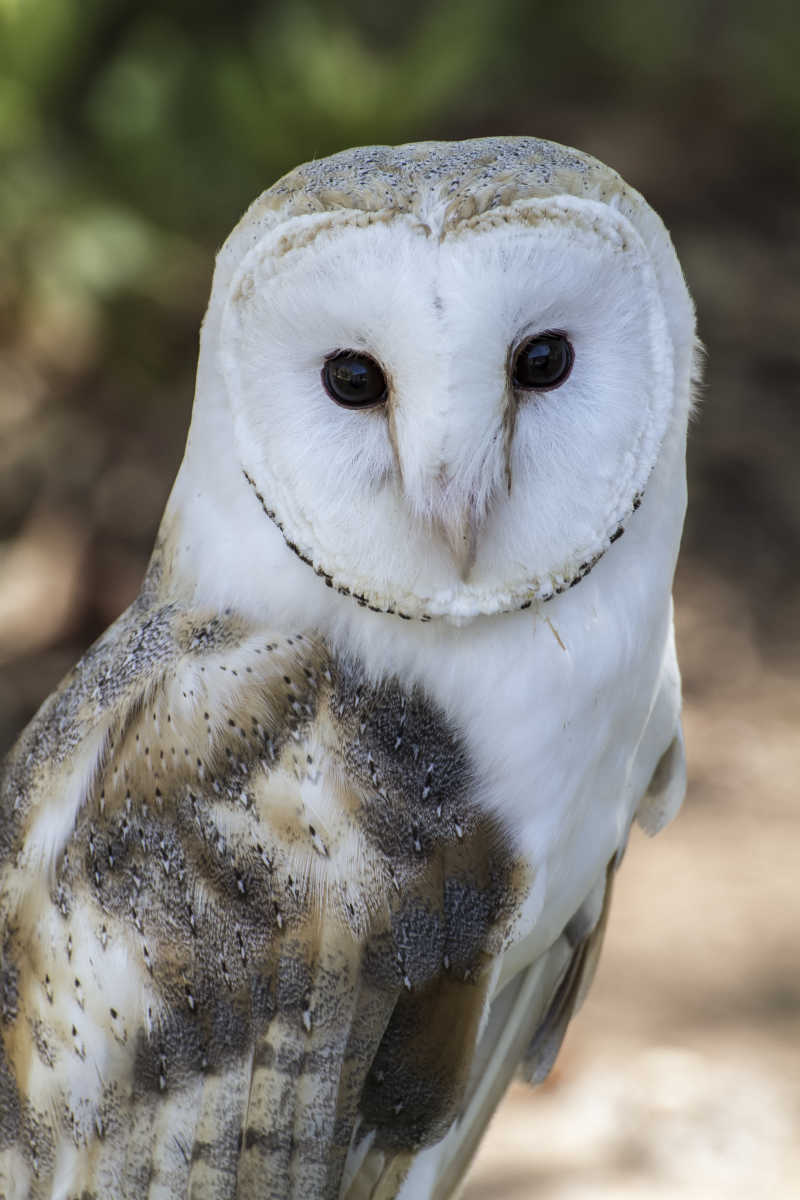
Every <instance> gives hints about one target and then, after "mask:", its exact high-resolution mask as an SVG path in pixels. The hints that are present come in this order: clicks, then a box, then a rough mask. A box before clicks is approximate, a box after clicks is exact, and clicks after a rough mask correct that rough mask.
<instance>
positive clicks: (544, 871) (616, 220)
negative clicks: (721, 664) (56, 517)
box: [0, 138, 694, 1200]
mask: <svg viewBox="0 0 800 1200" xmlns="http://www.w3.org/2000/svg"><path fill="white" fill-rule="evenodd" d="M693 330H694V317H693V309H692V304H691V301H690V299H689V296H688V293H687V289H686V286H685V284H684V281H683V277H682V274H681V270H680V267H679V265H678V261H677V258H676V256H675V253H674V250H673V248H672V244H671V242H670V239H669V236H668V234H667V232H666V230H665V229H664V226H663V225H662V223H661V221H660V220H659V218H658V217H657V216H656V215H655V213H654V212H653V211H652V210H651V209H650V208H649V207H648V205H647V204H646V203H645V201H644V200H643V199H642V197H641V196H639V195H638V194H637V193H636V192H635V191H633V190H632V189H631V188H629V187H628V186H627V185H626V184H625V183H624V182H623V181H622V180H621V179H620V178H619V176H618V175H616V174H615V173H614V172H613V171H612V170H610V169H608V168H607V167H605V166H603V165H602V164H601V163H599V162H597V161H596V160H595V159H593V158H591V157H589V156H588V155H585V154H583V153H580V152H579V151H576V150H572V149H569V148H566V147H563V146H559V145H555V144H553V143H550V142H545V141H538V140H535V139H531V138H498V139H487V140H476V141H466V142H460V143H443V142H432V143H422V144H415V145H408V146H401V147H396V148H393V147H369V148H363V149H356V150H350V151H346V152H344V153H340V154H336V155H334V156H333V157H331V158H327V159H322V160H320V161H316V162H312V163H310V164H307V165H305V166H301V167H299V168H297V169H296V170H294V171H292V172H291V173H290V174H289V175H287V176H285V177H284V178H283V179H282V180H280V181H279V182H278V183H276V184H275V185H274V186H272V187H271V188H269V189H268V190H267V191H266V192H264V193H263V195H261V196H260V197H259V199H257V200H256V201H255V203H254V204H253V205H252V206H251V207H250V209H249V210H248V211H247V213H246V214H245V216H244V217H243V219H242V221H241V222H240V224H239V225H238V226H237V227H236V229H235V230H234V231H233V233H232V234H231V235H230V237H229V238H228V240H227V242H226V243H225V245H224V247H223V248H222V250H221V252H220V254H219V256H218V259H217V265H216V273H215V276H214V283H213V288H212V293H211V300H210V304H209V308H208V312H207V315H206V318H205V321H204V324H203V329H202V337H201V349H200V358H199V367H198V375H197V391H196V399H195V405H194V411H193V416H192V422H191V428H190V431H189V438H188V443H187V448H186V454H185V457H184V460H183V463H182V465H181V468H180V471H179V473H178V476H177V480H176V482H175V485H174V488H173V491H172V493H171V496H170V499H169V502H168V504H167V508H166V512H165V515H164V518H163V521H162V524H161V528H160V531H159V534H158V538H157V542H156V547H155V550H154V553H153V556H152V560H151V562H150V566H149V568H148V571H147V574H146V577H145V580H144V583H143V585H142V589H141V592H140V594H139V596H138V598H137V599H136V600H135V601H134V603H133V604H132V606H131V607H130V608H129V609H128V610H127V612H125V613H124V614H123V615H122V616H121V617H120V618H119V620H118V621H117V622H116V623H115V624H114V625H112V627H111V628H110V629H109V630H108V631H107V632H106V633H105V634H104V635H103V636H102V637H101V638H100V639H99V641H98V642H97V643H96V644H95V645H94V646H92V647H91V649H89V650H88V651H87V653H86V654H85V656H84V657H83V659H82V660H81V661H80V663H79V664H78V665H77V666H76V667H75V668H74V670H73V671H72V673H71V674H70V675H68V676H67V678H66V679H65V680H64V682H63V683H62V684H61V686H60V688H59V689H58V690H57V691H56V692H55V693H54V694H53V695H52V696H51V697H50V698H49V699H48V700H47V701H46V702H45V703H44V705H43V706H42V708H41V709H40V711H39V713H38V714H37V716H36V717H35V718H34V719H33V721H32V723H31V724H30V725H29V726H28V728H27V729H26V730H25V731H24V732H23V734H22V735H21V737H20V739H19V741H18V743H17V745H16V747H15V748H14V749H13V750H12V752H11V754H10V755H9V757H8V759H7V760H6V762H5V765H4V770H3V776H2V824H1V825H0V904H1V905H2V917H3V940H2V974H1V977H0V982H1V983H2V1026H0V1030H1V1031H2V1041H1V1042H0V1047H1V1049H2V1056H1V1057H0V1193H1V1194H2V1195H4V1196H5V1197H8V1198H9V1200H10V1198H11V1197H27V1196H31V1197H34V1198H41V1197H59V1198H75V1200H77V1198H79V1197H97V1198H98V1200H99V1198H100V1197H121V1198H128V1197H131V1198H136V1200H140V1198H141V1197H143V1196H149V1197H153V1198H167V1197H177V1196H184V1195H188V1196H192V1197H197V1198H199V1200H204V1198H208V1200H212V1198H214V1200H216V1198H219V1200H223V1198H227V1197H238V1198H240V1200H245V1198H250V1197H272V1198H274V1200H286V1198H287V1197H294V1198H297V1197H303V1200H308V1198H310V1197H325V1198H329V1197H343V1198H346V1200H366V1198H368V1197H369V1198H371V1200H386V1198H388V1197H395V1196H400V1197H404V1198H413V1200H421V1198H426V1197H427V1198H430V1200H434V1198H435V1200H444V1198H445V1197H448V1196H450V1195H452V1194H453V1193H454V1191H455V1189H456V1188H457V1187H458V1184H459V1181H460V1180H461V1179H462V1177H463V1174H464V1171H465V1170H466V1167H467V1165H468V1163H469V1160H470V1156H471V1154H472V1153H473V1151H474V1149H475V1147H476V1145H477V1143H478V1141H479V1139H480V1136H481V1133H482V1131H483V1129H484V1127H485V1125H486V1122H487V1121H488V1119H489V1116H490V1115H491V1113H492V1111H493V1110H494V1108H495V1107H496V1105H497V1103H498V1102H499V1100H500V1098H501V1096H502V1095H503V1092H504V1090H505V1088H506V1087H507V1085H508V1083H509V1081H510V1079H511V1078H512V1076H513V1075H514V1074H515V1073H516V1072H517V1071H522V1072H523V1073H524V1074H525V1075H526V1076H527V1077H528V1078H529V1079H531V1080H532V1081H534V1082H535V1081H538V1080H540V1079H542V1078H543V1077H544V1076H545V1075H546V1074H547V1071H548V1070H549V1068H550V1066H551V1064H552V1062H553V1060H554V1057H555V1054H556V1052H557V1050H558V1047H559V1044H560V1042H561V1038H562V1036H563V1033H564V1030H565V1027H566V1025H567V1023H568V1021H569V1020H570V1018H571V1016H572V1014H573V1012H574V1011H575V1009H576V1008H577V1006H578V1005H579V1004H580V1002H581V1000H582V997H583V995H584V994H585V992H586V989H587V988H588V986H589V984H590V982H591V977H592V974H593V971H594V967H595V963H596V960H597V957H598V954H599V950H600V945H601V942H602V937H603V930H604V927H605V923H606V918H607V913H608V907H609V899H610V892H611V883H612V879H613V876H614V873H615V870H616V869H617V867H618V865H619V863H620V860H621V857H622V855H623V852H624V849H625V846H626V842H627V839H628V834H629V830H630V827H631V825H632V822H633V820H634V819H638V821H639V822H640V824H641V825H643V826H644V828H645V830H647V831H648V832H650V833H654V832H656V831H657V830H658V829H659V828H661V827H662V826H663V825H664V824H665V823H666V822H667V821H668V820H669V819H670V818H671V817H672V816H673V814H674V813H675V811H676V809H677V808H678V806H679V805H680V802H681V799H682V796H683V791H684V782H685V767H684V755H683V743H682V737H681V730H680V679H679V674H678V668H677V662H676V656H675V648H674V640H673V629H672V607H671V587H672V576H673V571H674V566H675V560H676V555H677V551H678V544H679V539H680V533H681V526H682V522H683V515H684V508H685V467H684V462H685V435H686V426H687V415H688V412H689V407H690V399H691V379H692V371H693V367H692V363H693V346H694V333H693ZM576 1136H579V1133H577V1134H576Z"/></svg>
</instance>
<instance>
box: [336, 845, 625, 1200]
mask: <svg viewBox="0 0 800 1200" xmlns="http://www.w3.org/2000/svg"><path fill="white" fill-rule="evenodd" d="M615 867H616V859H615V860H613V861H612V863H611V864H609V867H608V870H607V871H606V874H605V876H604V877H603V878H602V879H601V880H600V881H599V882H598V884H597V886H596V887H595V888H594V889H592V892H591V893H590V894H589V896H587V898H586V900H585V901H584V903H583V904H582V905H581V906H580V908H579V909H578V911H577V912H576V913H575V915H574V917H573V919H572V920H571V921H570V922H569V923H568V925H567V926H566V928H565V929H564V931H563V932H562V934H561V936H560V937H559V938H557V939H556V941H555V942H554V943H553V944H552V945H551V946H550V947H549V948H548V949H547V950H546V951H545V952H544V953H543V954H542V955H541V956H540V957H539V958H538V959H536V961H534V962H532V963H530V964H529V965H528V966H526V967H524V968H523V969H522V970H520V971H518V972H517V974H516V975H514V976H513V977H512V978H511V979H509V980H508V981H507V982H506V983H503V980H502V976H501V978H500V980H499V984H500V986H499V989H498V991H497V993H496V994H495V996H494V998H493V999H492V1000H491V1002H490V1004H489V1005H487V1009H488V1011H487V1012H486V1014H485V1020H484V1023H483V1028H482V1032H481V1035H480V1038H479V1040H478V1043H477V1046H476V1047H475V1052H474V1055H473V1057H472V1061H471V1065H470V1074H469V1080H468V1083H467V1088H466V1091H465V1094H464V1097H463V1100H462V1102H461V1106H460V1108H459V1112H458V1116H457V1119H456V1120H455V1122H454V1124H453V1125H452V1127H451V1129H450V1130H449V1132H448V1133H447V1135H446V1136H445V1138H444V1139H443V1140H442V1141H441V1142H440V1143H439V1144H438V1145H437V1146H435V1147H433V1148H431V1149H430V1150H427V1151H423V1152H422V1154H421V1155H419V1157H418V1159H417V1160H416V1161H408V1160H406V1161H405V1162H403V1163H402V1164H401V1163H400V1162H398V1161H387V1160H386V1156H385V1155H384V1154H382V1153H381V1152H380V1151H377V1152H376V1151H373V1152H371V1153H370V1154H368V1155H367V1157H366V1160H365V1162H364V1163H363V1166H362V1169H361V1172H360V1173H359V1174H357V1175H356V1177H355V1179H354V1180H353V1182H352V1184H351V1186H350V1189H349V1190H345V1200H390V1198H391V1197H393V1196H395V1195H396V1194H397V1188H398V1178H397V1172H398V1170H399V1168H400V1167H401V1166H402V1168H403V1170H404V1172H407V1175H405V1174H404V1175H403V1176H402V1177H401V1179H400V1182H402V1181H403V1179H405V1183H406V1187H405V1189H404V1190H403V1191H402V1195H403V1196H404V1197H406V1196H407V1197H409V1198H412V1197H415V1196H423V1195H424V1196H426V1197H430V1200H449V1198H450V1197H452V1196H455V1195H456V1193H457V1189H458V1186H459V1183H460V1182H461V1181H462V1179H463V1177H464V1175H465V1174H466V1171H467V1169H468V1167H469V1164H470V1162H471V1160H472V1157H473V1155H474V1154H475V1151H476V1150H477V1148H478V1144H479V1142H480V1140H481V1138H482V1136H483V1134H484V1133H485V1131H486V1126H487V1124H488V1123H489V1121H490V1119H491V1117H492V1115H493V1113H494V1112H495V1110H496V1108H497V1106H498V1104H499V1103H500V1100H501V1099H502V1097H503V1095H504V1093H505V1091H506V1089H507V1087H508V1085H509V1084H510V1083H511V1080H512V1079H513V1077H514V1076H515V1074H517V1073H521V1074H522V1076H523V1077H524V1078H525V1079H527V1081H528V1082H530V1083H533V1084H537V1083H541V1082H542V1080H543V1079H545V1078H546V1076H547V1075H548V1073H549V1071H550V1068H551V1067H552V1065H553V1063H554V1062H555V1058H556V1055H557V1053H558V1051H559V1049H560V1047H561V1042H562V1040H563V1038H564V1034H565V1032H566V1028H567V1025H568V1024H569V1021H570V1019H571V1018H572V1016H573V1015H574V1013H575V1012H576V1011H577V1009H578V1008H579V1007H580V1005H581V1004H582V1003H583V1000H584V998H585V995H586V992H587V991H588V989H589V987H590V985H591V982H592V978H593V976H594V972H595V969H596V966H597V961H598V958H599V955H600V950H601V947H602V944H603V937H604V934H605V929H606V923H607V919H608V913H609V908H610V903H611V891H612V883H613V875H614V870H615Z"/></svg>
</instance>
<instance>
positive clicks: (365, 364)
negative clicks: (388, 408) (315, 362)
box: [322, 350, 388, 408]
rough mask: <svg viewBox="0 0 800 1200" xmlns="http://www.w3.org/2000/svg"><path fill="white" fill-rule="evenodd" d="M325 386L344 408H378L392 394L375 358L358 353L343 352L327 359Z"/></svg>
mask: <svg viewBox="0 0 800 1200" xmlns="http://www.w3.org/2000/svg"><path fill="white" fill-rule="evenodd" d="M322 386H323V387H324V388H325V391H326V392H327V393H328V395H329V396H330V398H331V400H335V401H336V403H337V404H341V405H342V407H343V408H375V407H376V406H377V405H378V404H383V402H384V401H385V400H386V394H387V391H388V385H387V383H386V376H385V375H384V373H383V371H382V370H381V368H380V367H379V366H378V364H377V363H376V362H375V359H374V358H370V356H369V355H368V354H359V353H358V352H357V351H356V350H339V351H338V352H337V353H336V354H332V355H331V356H330V358H326V359H325V362H324V364H323V367H322Z"/></svg>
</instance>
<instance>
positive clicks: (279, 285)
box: [198, 139, 692, 621]
mask: <svg viewBox="0 0 800 1200" xmlns="http://www.w3.org/2000/svg"><path fill="white" fill-rule="evenodd" d="M477 148H480V149H481V151H482V153H481V154H478V149H477ZM490 150H491V151H493V153H489V151H490ZM370 153H371V154H372V158H371V159H370V160H369V162H368V163H366V164H365V163H362V162H361V159H360V158H359V155H362V156H363V155H364V154H367V151H362V152H359V151H353V152H347V153H346V154H344V155H340V156H335V157H334V158H333V159H329V160H325V161H324V162H322V163H317V164H311V165H310V166H308V167H305V168H299V169H298V171H297V172H294V173H293V174H292V175H290V176H288V177H287V179H286V180H284V181H281V182H280V183H278V184H276V185H275V187H274V188H272V189H270V191H269V192H267V193H265V194H264V196H263V197H261V199H260V200H259V201H257V202H256V203H255V205H254V206H253V207H252V208H251V210H250V211H249V213H248V214H246V216H245V217H244V219H243V221H242V222H241V223H240V225H239V226H238V228H237V229H236V230H235V231H234V233H233V234H232V236H231V238H230V239H229V242H228V243H227V244H226V247H225V248H224V250H223V251H222V253H221V256H220V263H219V266H218V271H217V279H216V282H215V287H214V293H213V295H212V304H211V308H210V315H209V319H208V324H207V330H206V335H205V338H204V354H205V355H206V357H208V356H209V355H210V356H213V379H214V386H215V389H216V390H217V393H218V392H219V391H221V392H222V394H223V397H224V399H225V400H226V401H227V411H228V412H229V414H230V418H232V422H233V429H234V439H233V440H234V444H235V446H234V450H235V457H236V463H237V466H238V468H239V471H240V483H242V486H245V485H246V487H247V488H249V489H251V490H252V492H253V493H254V494H255V496H256V497H257V498H258V500H259V502H260V504H261V507H262V509H263V510H264V513H265V514H266V517H265V520H266V519H269V520H270V521H272V522H273V523H274V525H275V526H277V528H278V529H280V531H281V533H282V535H283V538H284V540H285V542H286V544H287V545H288V546H289V547H290V548H291V550H292V551H294V552H295V553H296V554H297V555H298V556H299V557H300V558H301V559H302V560H303V561H304V562H306V563H307V564H308V565H309V566H310V567H311V568H312V569H313V570H314V571H315V572H316V573H317V574H318V575H322V576H324V577H325V579H326V580H327V581H328V582H329V583H330V584H331V585H332V586H333V587H334V588H336V589H337V590H338V591H340V592H343V593H344V594H346V595H351V596H352V597H354V598H355V600H357V601H358V602H360V603H362V604H366V605H368V606H369V607H371V608H374V609H377V610H380V611H384V612H393V613H398V614H400V615H402V616H406V617H413V618H420V619H429V618H435V617H447V618H450V619H452V620H456V621H461V620H464V619H469V618H470V617H473V616H476V615H479V614H492V613H501V612H505V611H511V610H514V609H518V608H523V607H525V606H527V605H529V604H531V603H533V602H534V601H541V600H546V599H548V598H550V597H551V596H553V595H554V594H556V593H558V592H561V591H564V590H565V589H566V588H568V587H570V586H571V585H573V584H575V583H576V582H578V581H579V580H580V579H581V578H583V576H584V575H585V574H587V572H588V571H590V570H591V568H592V566H593V565H594V564H595V562H597V560H598V558H600V557H601V556H602V555H603V554H604V553H605V552H606V551H608V550H609V548H610V547H611V546H612V544H613V543H614V542H615V541H616V539H617V538H618V537H619V536H620V535H621V533H622V532H623V530H624V526H625V522H626V521H627V519H628V517H629V516H630V514H631V512H632V511H633V509H635V508H636V507H637V506H638V503H639V500H640V498H641V496H642V494H643V492H644V490H645V488H646V486H647V482H648V478H649V476H650V474H651V472H652V470H653V467H654V465H655V463H656V461H657V459H658V456H659V452H660V448H661V445H662V442H663V439H664V436H665V433H666V431H667V429H668V426H669V424H670V421H671V420H680V421H684V420H685V415H686V410H687V407H688V390H689V379H688V362H689V357H690V350H691V334H690V331H691V325H692V320H691V305H690V302H689V300H688V296H687V295H686V291H685V287H684V285H683V282H682V279H681V276H680V271H679V268H678V266H677V262H676V260H675V257H674V253H673V251H672V247H671V245H670V243H669V238H668V236H667V235H666V232H665V231H664V229H663V226H662V225H661V223H660V222H659V221H658V218H657V217H656V216H655V214H653V213H652V211H651V210H650V209H649V208H647V206H646V205H645V203H644V201H642V200H641V198H640V197H638V196H637V195H636V194H635V193H632V192H630V191H628V190H627V189H626V188H625V185H624V184H622V182H621V180H619V179H618V177H617V176H615V175H614V174H613V172H610V171H608V170H607V169H606V168H603V167H602V166H601V165H600V164H597V163H595V162H594V160H592V159H589V158H587V157H585V156H580V155H578V154H577V152H573V151H566V150H564V148H563V147H557V146H553V145H552V144H550V143H541V142H534V141H530V142H529V141H527V140H526V139H508V140H507V141H504V140H499V141H498V142H497V143H495V142H491V143H484V142H477V143H460V144H455V145H454V146H453V147H448V146H446V145H444V144H433V145H432V146H431V147H427V148H426V147H425V146H421V147H410V148H402V147H401V148H398V149H396V150H385V151H380V150H374V149H373V150H372V151H371V152H370ZM526 153H527V157H526ZM470 154H471V155H472V157H470ZM470 163H471V170H472V177H471V178H470V174H469V170H468V169H467V167H468V166H469V164H470ZM687 331H689V332H688V333H687ZM202 379H203V375H202V371H201V386H200V387H199V389H198V403H199V404H202V403H203V402H204V397H203V394H202ZM215 402H217V403H218V402H219V397H218V395H216V396H215ZM230 418H229V419H230ZM244 481H246V484H245V482H244ZM248 546H249V553H250V554H251V555H252V553H253V551H254V549H255V553H256V554H257V553H258V552H257V547H255V546H254V543H253V541H252V539H250V541H249V543H248Z"/></svg>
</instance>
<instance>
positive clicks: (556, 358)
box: [511, 333, 575, 391]
mask: <svg viewBox="0 0 800 1200" xmlns="http://www.w3.org/2000/svg"><path fill="white" fill-rule="evenodd" d="M574 361H575V352H574V350H573V349H572V346H571V345H570V343H569V342H568V341H567V339H566V338H565V337H564V334H563V333H537V334H536V335H535V336H534V337H532V338H528V340H527V342H523V343H522V345H521V346H520V348H519V350H518V351H517V353H516V356H515V358H514V366H513V369H512V373H511V377H512V379H513V381H514V387H518V388H525V389H526V390H527V389H531V388H534V389H537V390H539V391H543V390H544V389H546V388H555V387H558V386H559V384H561V383H563V382H564V380H565V379H566V378H567V376H568V375H569V373H570V371H571V370H572V364H573V362H574Z"/></svg>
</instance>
